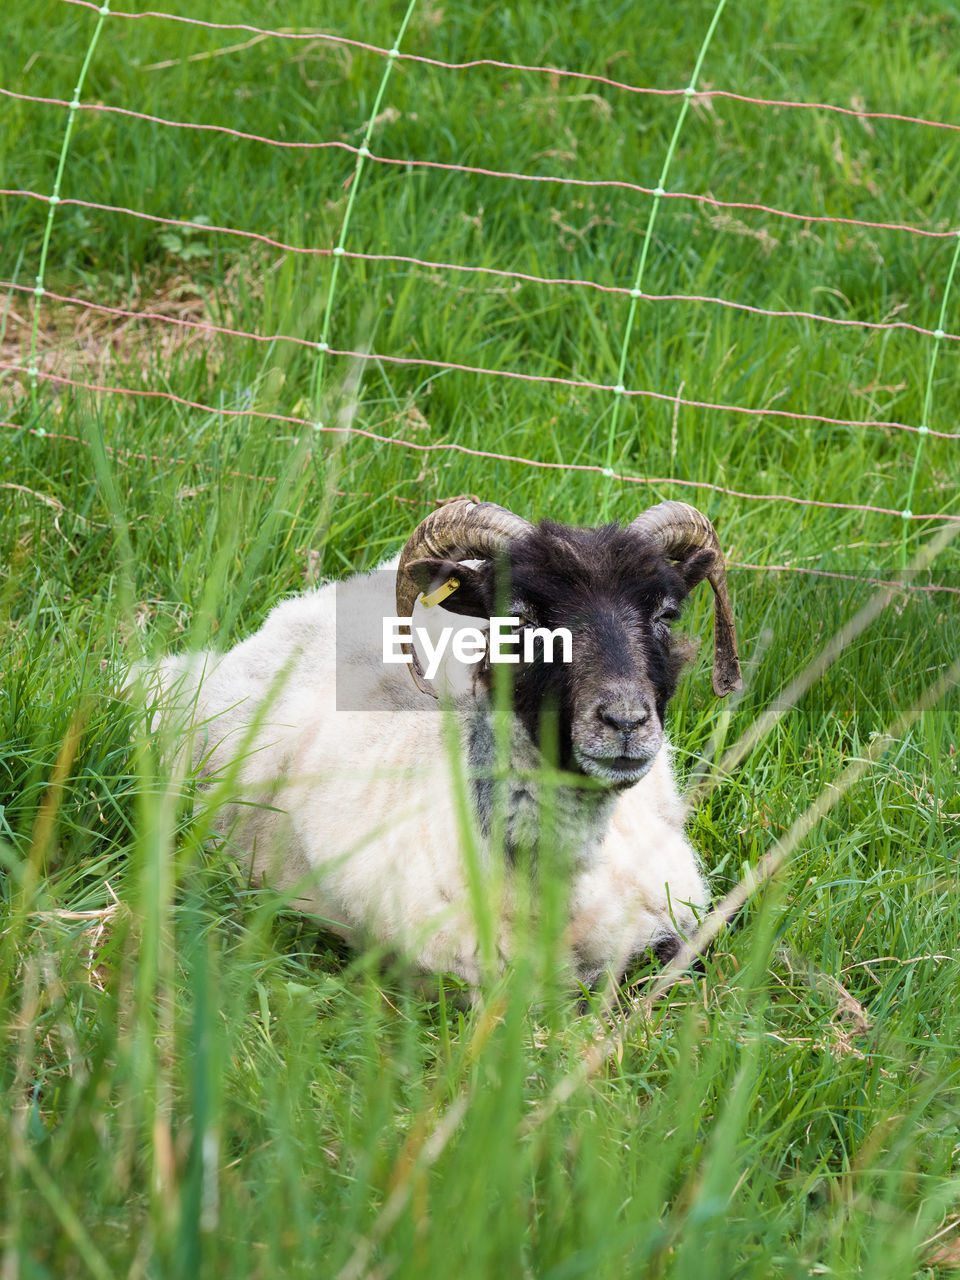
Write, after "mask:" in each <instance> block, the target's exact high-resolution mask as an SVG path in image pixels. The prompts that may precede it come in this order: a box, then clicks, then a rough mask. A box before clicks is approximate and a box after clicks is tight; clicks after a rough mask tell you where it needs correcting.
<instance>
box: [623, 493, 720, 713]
mask: <svg viewBox="0 0 960 1280" xmlns="http://www.w3.org/2000/svg"><path fill="white" fill-rule="evenodd" d="M629 527H630V528H631V529H634V530H636V532H637V533H641V534H643V536H644V537H645V538H649V539H651V540H652V541H654V542H657V543H659V544H660V546H661V547H662V549H663V553H664V555H665V556H666V557H667V558H668V559H670V560H681V559H683V558H684V557H685V556H687V555H689V554H690V553H691V552H692V551H699V550H701V549H702V548H704V547H709V549H710V550H711V551H713V552H714V564H713V568H712V569H711V570H710V572H709V573H708V574H707V581H708V582H709V583H710V585H711V587H713V595H714V610H713V688H714V692H715V693H716V695H717V697H718V698H724V697H726V695H727V694H728V693H732V692H733V691H734V690H735V689H740V688H742V687H743V680H742V678H741V675H740V659H739V658H738V657H737V632H736V627H735V625H734V621H733V609H732V608H731V605H730V594H729V592H728V591H727V572H726V568H725V566H724V560H723V551H722V550H721V548H720V539H719V538H718V537H717V531H716V529H714V527H713V525H712V524H711V523H710V521H709V520H708V519H707V517H706V516H705V515H704V514H703V512H702V511H698V510H697V509H696V507H691V506H689V505H688V504H687V503H686V502H660V503H658V504H657V505H656V506H655V507H649V508H648V509H647V510H646V511H644V512H643V513H642V514H641V515H639V516H637V518H636V520H633V521H632V522H631V524H630V526H629Z"/></svg>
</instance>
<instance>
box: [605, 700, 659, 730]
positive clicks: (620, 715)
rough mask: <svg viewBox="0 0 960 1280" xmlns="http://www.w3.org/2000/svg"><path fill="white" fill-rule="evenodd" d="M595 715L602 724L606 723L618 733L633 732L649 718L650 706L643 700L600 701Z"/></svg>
mask: <svg viewBox="0 0 960 1280" xmlns="http://www.w3.org/2000/svg"><path fill="white" fill-rule="evenodd" d="M597 715H598V717H599V718H600V720H601V721H602V723H603V724H608V725H610V727H611V728H612V729H617V730H619V732H620V733H633V731H634V729H639V728H640V726H641V725H645V724H646V723H647V721H648V720H649V719H650V708H649V707H648V706H647V705H646V703H643V702H631V703H629V704H624V703H619V704H617V703H601V705H600V706H599V707H597Z"/></svg>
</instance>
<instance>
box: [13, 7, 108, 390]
mask: <svg viewBox="0 0 960 1280" xmlns="http://www.w3.org/2000/svg"><path fill="white" fill-rule="evenodd" d="M109 12H110V0H104V3H103V4H102V5H101V6H100V8H99V9H98V10H97V23H96V26H95V27H94V29H93V35H92V36H91V37H90V43H89V45H88V46H87V52H86V55H85V57H84V59H83V62H82V63H81V65H80V74H79V76H78V77H77V84H76V88H75V89H74V91H73V97H72V98H71V99H70V102H69V104H68V109H67V126H66V128H65V129H64V131H63V142H62V144H61V146H60V159H59V160H58V162H57V175H56V178H55V179H54V183H53V193H52V195H51V196H50V198H49V201H48V204H47V221H46V223H45V225H44V228H43V241H42V243H41V245H40V263H39V266H38V269H37V276H36V287H35V288H34V291H33V325H32V329H31V336H30V365H29V370H28V372H29V375H30V394H31V398H32V401H33V407H34V410H36V407H37V372H38V370H37V351H38V348H39V338H40V299H41V298H42V297H43V294H44V283H43V282H44V277H45V275H46V270H47V254H48V252H49V250H50V240H51V238H52V236H53V219H54V217H55V215H56V211H57V205H58V204H59V203H60V184H61V182H62V181H63V175H64V171H65V170H66V167H67V154H68V152H69V150H70V138H71V136H72V134H73V122H74V120H75V119H76V114H77V111H78V110H79V108H80V95H81V93H83V85H84V81H85V80H86V78H87V71H88V70H89V69H90V63H91V62H92V61H93V54H94V51H95V49H96V47H97V42H98V40H99V39H100V32H101V31H102V30H103V24H104V21H105V19H106V17H107V15H108V14H109Z"/></svg>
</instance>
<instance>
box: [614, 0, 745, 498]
mask: <svg viewBox="0 0 960 1280" xmlns="http://www.w3.org/2000/svg"><path fill="white" fill-rule="evenodd" d="M726 3H727V0H718V3H717V7H716V8H715V9H714V11H713V17H712V18H711V19H710V25H709V27H707V34H706V35H705V36H704V37H703V43H702V44H701V46H700V52H699V53H698V54H697V60H696V62H695V63H694V66H693V74H692V75H691V77H690V83H689V85H687V87H686V89H684V91H683V102H682V103H681V105H680V114H679V115H678V116H677V123H676V124H675V125H674V127H673V135H672V137H671V138H670V145H669V146H668V147H667V154H666V156H665V158H664V161H663V168H662V169H661V170H660V179H659V181H658V182H657V186H656V189H655V191H654V193H653V203H652V204H651V206H650V216H649V218H648V219H647V229H646V233H645V234H644V237H643V245H642V246H641V249H640V261H639V263H638V264H637V274H636V278H635V279H634V282H633V288H632V289H631V290H630V307H629V309H628V311H627V325H626V329H625V330H624V334H623V342H622V343H621V345H620V365H619V368H618V369H617V383H616V386H615V387H614V397H615V399H614V402H613V409H612V411H611V414H610V426H609V429H608V431H607V452H606V459H605V461H604V466H605V472H604V474H605V476H606V479H607V483H606V485H605V486H604V494H603V507H602V517H603V519H604V520H607V519H609V505H610V496H611V495H610V490H611V488H612V485H613V475H612V471H613V450H614V445H615V443H616V436H617V426H618V425H619V421H620V405H621V404H622V403H623V395H624V378H625V376H626V368H627V354H628V352H629V349H630V339H631V337H632V335H633V326H634V322H635V320H636V315H637V303H638V301H639V300H640V298H641V297H642V287H643V277H644V272H645V271H646V267H647V257H648V255H649V253H650V245H651V242H652V240H653V226H654V223H655V222H656V220H657V211H658V210H659V208H660V201H661V200H662V199H663V198H664V195H665V194H666V188H667V176H668V174H669V172H670V165H671V164H672V162H673V155H674V152H675V151H676V149H677V142H678V141H679V138H680V130H681V129H682V128H683V122H684V120H686V118H687V112H688V111H689V109H690V99H691V98H692V97H693V96H694V94H695V93H696V91H697V80H698V79H699V78H700V68H701V67H702V66H703V60H704V58H705V57H706V54H707V49H708V48H709V45H710V41H711V40H712V39H713V33H714V32H715V31H716V29H717V24H718V23H719V21H720V16H721V14H722V13H723V10H724V8H725V7H726Z"/></svg>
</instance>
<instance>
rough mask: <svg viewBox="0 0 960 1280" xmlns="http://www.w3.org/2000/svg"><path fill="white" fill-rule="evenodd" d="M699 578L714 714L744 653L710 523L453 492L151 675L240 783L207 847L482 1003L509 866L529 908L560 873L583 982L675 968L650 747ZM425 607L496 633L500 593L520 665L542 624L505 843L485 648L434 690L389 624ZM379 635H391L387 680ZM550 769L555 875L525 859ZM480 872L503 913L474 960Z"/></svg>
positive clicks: (668, 814)
mask: <svg viewBox="0 0 960 1280" xmlns="http://www.w3.org/2000/svg"><path fill="white" fill-rule="evenodd" d="M394 565H395V568H394ZM704 578H707V579H708V580H709V581H710V583H711V585H712V587H713V590H714V595H715V623H714V637H715V638H714V688H715V691H716V693H717V694H718V695H719V696H723V695H725V694H726V693H728V692H730V691H731V690H732V689H735V688H739V687H740V669H739V663H738V659H737V652H736V636H735V630H734V624H733V616H732V611H731V607H730V601H729V597H728V594H727V587H726V579H725V569H724V562H723V555H722V552H721V550H720V545H719V541H718V539H717V535H716V532H715V530H714V529H713V526H712V524H711V523H710V521H709V520H708V519H707V518H706V517H705V516H703V515H702V514H701V513H700V512H699V511H697V510H695V509H694V508H693V507H690V506H687V505H686V504H684V503H680V502H667V503H661V504H659V505H658V506H655V507H652V508H650V509H649V510H647V511H645V512H644V513H643V514H641V515H640V516H638V517H637V518H636V519H635V520H634V521H633V522H632V523H631V524H629V525H626V526H619V525H616V524H611V525H605V526H601V527H598V528H570V527H567V526H564V525H560V524H557V523H554V522H551V521H543V522H541V523H540V524H539V525H533V524H531V523H529V522H528V521H527V520H525V519H523V518H521V517H520V516H517V515H515V514H514V513H513V512H510V511H508V510H506V509H505V508H503V507H500V506H497V505H496V504H493V503H488V502H479V501H478V500H475V499H472V498H464V499H456V500H452V501H451V502H449V503H448V504H446V505H442V506H441V507H440V508H439V509H437V510H435V511H434V512H432V513H431V514H430V515H428V516H427V517H426V518H425V519H424V520H423V521H422V522H421V523H420V524H419V525H418V526H417V528H416V529H415V530H414V532H413V534H412V535H411V537H410V538H409V539H408V541H407V543H406V545H405V546H404V548H403V551H402V552H401V554H400V557H399V560H398V561H396V562H391V563H390V564H389V565H388V566H387V567H386V568H385V569H384V568H381V570H380V571H374V572H373V573H372V574H358V575H355V576H354V577H351V578H348V579H346V580H344V581H342V582H339V583H331V584H327V585H325V586H322V587H320V588H319V589H315V590H312V591H308V592H306V593H304V594H302V595H299V596H295V597H293V598H290V599H287V600H284V601H282V602H281V603H279V604H278V605H277V606H275V608H274V609H273V610H272V612H271V613H270V614H269V616H268V617H267V619H266V621H265V622H264V624H263V626H262V627H261V628H260V630H259V631H257V632H256V633H255V634H254V635H252V636H250V637H249V638H248V639H246V640H243V641H242V642H240V643H239V644H237V645H236V646H235V647H234V648H233V649H231V650H229V652H227V653H224V654H222V655H217V654H214V653H212V652H207V653H203V654H199V655H198V654H194V655H187V656H183V657H179V658H168V659H165V660H164V661H163V662H162V663H161V664H160V667H159V670H158V675H159V681H160V685H161V687H162V689H163V690H164V693H163V701H162V704H161V713H162V715H163V716H165V718H166V720H167V722H168V724H171V725H176V721H175V719H174V711H175V709H176V708H179V711H180V715H181V721H180V728H179V729H178V728H174V732H175V733H177V734H179V733H180V732H181V731H182V729H184V728H186V729H188V730H189V738H190V750H191V753H192V760H193V764H194V766H195V767H196V768H197V769H198V770H199V771H200V774H201V776H203V777H207V778H211V777H216V776H218V775H220V774H223V773H224V772H225V771H227V772H228V773H229V770H230V769H231V768H232V769H233V773H232V775H229V776H230V777H231V778H232V782H233V786H234V794H233V795H232V796H231V798H230V800H229V801H228V802H227V803H225V804H224V805H223V807H222V808H221V809H220V811H219V812H218V815H217V820H216V823H217V830H218V832H219V833H220V834H221V835H222V836H223V837H224V838H225V839H228V840H229V841H230V842H231V844H232V845H233V847H234V848H235V849H237V850H238V851H239V852H240V853H241V855H242V856H243V858H244V859H245V860H246V862H247V864H248V866H249V868H250V871H251V873H252V875H253V876H254V877H255V878H256V879H258V880H260V879H263V880H266V881H267V882H268V883H269V884H271V885H272V886H274V887H276V888H277V889H278V890H281V891H283V892H285V893H287V894H288V895H289V899H290V901H291V903H292V905H294V906H296V907H297V908H299V909H301V910H303V911H305V912H309V913H311V914H313V915H315V916H317V917H319V918H320V919H321V920H322V921H324V922H325V924H326V926H327V927H328V928H331V929H333V930H334V931H335V932H337V933H339V934H341V936H343V937H345V938H347V939H348V940H350V941H351V942H353V943H354V944H358V945H365V944H369V943H374V944H380V945H382V946H383V947H385V948H387V949H389V950H391V951H392V952H394V953H399V954H401V955H403V956H405V957H407V958H409V960H410V961H411V962H412V963H413V965H414V967H415V969H416V970H418V971H420V972H422V973H427V974H429V973H437V972H451V973H454V974H456V975H458V976H459V977H460V978H461V979H463V980H464V981H465V982H466V983H468V984H469V985H470V986H471V987H476V985H477V984H478V983H479V982H480V980H481V976H482V973H483V972H484V971H485V966H486V965H487V964H488V963H489V959H490V952H491V950H492V952H493V956H492V961H493V964H494V965H495V967H496V968H497V969H498V970H500V969H502V968H503V967H504V966H505V965H507V964H508V963H509V961H510V959H511V956H512V955H513V954H514V948H515V945H516V930H515V910H514V908H515V901H516V899H515V893H514V891H515V889H516V886H517V883H518V877H519V876H520V874H521V871H520V869H519V868H520V867H521V864H522V865H523V866H524V867H525V868H527V870H531V868H532V880H528V881H527V882H526V883H527V884H528V885H530V884H532V889H531V892H532V893H533V894H534V896H535V894H536V876H537V874H540V875H548V874H550V875H557V874H560V875H564V876H566V880H567V885H568V898H567V927H566V931H565V937H564V942H565V947H566V957H567V963H568V964H569V971H570V975H571V977H572V979H574V980H575V981H576V982H578V983H582V984H584V985H587V986H589V985H592V984H594V983H595V982H596V981H597V979H598V978H599V977H600V975H602V974H603V973H604V972H612V973H613V974H614V976H617V977H619V976H620V975H622V973H623V972H624V971H625V969H626V967H627V965H628V963H629V962H630V960H631V959H633V958H634V957H637V956H641V955H643V954H646V953H648V952H650V951H653V952H654V953H655V954H656V955H657V956H659V957H660V958H661V959H666V958H668V957H669V956H670V955H672V954H673V953H674V952H675V950H676V949H677V948H678V947H679V945H680V939H681V937H682V936H683V935H685V934H687V933H689V931H690V930H692V929H693V928H694V927H695V924H696V921H697V918H698V916H699V913H701V912H702V910H703V908H704V906H705V904H706V902H707V896H708V895H707V886H706V883H705V881H704V878H703V875H702V873H701V869H700V866H699V863H698V860H697V856H696V854H695V853H694V851H693V849H692V847H691V845H690V843H689V842H688V840H687V837H686V835H685V832H684V822H685V806H684V803H683V801H682V799H681V797H680V794H679V791H678V787H677V783H676V781H675V778H674V774H673V769H672V765H671V755H670V747H669V744H668V743H667V740H666V738H665V736H664V730H663V723H664V715H665V711H666V706H667V703H668V702H669V700H670V698H671V696H672V695H673V693H674V691H675V688H676V684H677V680H678V676H679V674H680V670H681V668H682V666H683V665H684V663H685V661H686V660H687V658H688V657H689V652H690V645H689V642H686V641H683V640H682V639H676V638H672V637H671V633H670V625H671V623H672V622H673V621H674V620H675V619H676V618H677V617H678V616H679V612H680V608H681V605H682V604H683V601H684V599H685V597H686V596H687V594H688V592H689V591H690V590H691V589H692V588H693V587H694V586H695V585H696V584H697V583H698V582H700V581H701V580H702V579H704ZM421 592H423V593H425V595H424V597H421V599H425V600H426V601H428V602H429V601H430V600H431V597H435V598H439V597H443V598H442V599H441V600H440V604H441V607H442V609H443V610H444V611H445V612H444V614H443V615H440V614H439V612H438V613H437V614H435V615H433V616H434V617H435V618H438V617H441V616H442V617H443V618H444V619H445V620H446V621H447V622H448V623H450V622H451V619H454V620H455V622H454V623H453V625H455V626H458V627H463V626H465V625H468V624H473V623H477V622H479V623H481V624H483V625H484V626H488V624H489V620H490V619H491V618H492V617H496V616H497V600H498V598H500V599H501V603H505V605H506V609H505V610H504V615H505V616H507V617H508V618H510V619H512V622H513V624H514V625H515V633H514V634H515V636H516V640H517V644H516V649H519V648H520V647H521V646H520V643H519V642H520V640H521V639H523V638H524V637H527V636H529V635H530V633H531V631H532V629H533V628H534V627H539V628H541V631H540V633H539V634H536V635H535V636H534V640H533V646H532V653H530V652H528V656H529V657H531V658H532V660H530V661H523V660H522V654H519V655H518V656H520V657H521V660H520V661H519V662H517V663H516V664H515V665H510V666H509V667H508V668H507V669H508V671H509V673H510V676H511V695H512V710H511V712H510V715H509V720H508V725H509V735H508V743H507V750H508V752H509V767H508V770H507V775H508V782H507V783H506V784H505V787H506V792H507V798H506V802H505V806H504V809H505V811H504V812H503V813H502V820H501V822H500V834H499V839H495V838H494V837H495V833H496V831H497V829H498V826H497V823H498V811H497V806H496V796H497V794H498V792H497V784H496V782H495V781H494V777H493V774H494V765H495V761H496V753H497V738H496V733H495V716H494V695H493V685H494V679H495V673H494V669H493V668H494V663H493V662H492V660H491V655H490V654H489V652H488V653H486V654H483V655H481V658H480V661H479V662H477V663H475V664H474V665H473V666H472V668H471V669H469V670H467V669H466V668H465V667H463V668H461V669H460V671H459V673H457V672H456V671H453V673H452V674H448V676H447V682H446V684H444V683H443V682H442V681H439V680H438V683H440V684H441V687H440V688H439V689H438V688H437V686H436V684H435V683H434V682H433V681H432V680H431V679H430V678H429V677H428V675H427V673H426V672H425V670H424V667H423V665H422V662H421V658H420V655H419V653H418V652H417V649H416V647H415V646H411V644H410V642H409V641H408V640H407V638H406V632H405V631H403V630H402V627H401V624H402V623H404V622H406V623H410V620H411V619H412V618H413V616H414V614H415V606H416V605H417V601H418V597H420V593H421ZM394 609H395V610H396V612H395V613H394V612H393V610H394ZM417 616H421V615H420V614H419V607H418V609H417ZM391 617H392V618H393V619H395V621H393V622H390V618H391ZM384 619H387V623H384V621H383V620H384ZM338 620H339V626H338ZM434 625H436V623H434ZM391 627H393V628H394V632H393V634H395V635H398V636H400V637H402V639H401V641H400V642H399V644H395V646H394V652H393V654H392V657H393V661H392V662H389V663H386V662H384V661H383V657H384V653H385V650H383V649H382V647H381V640H382V638H383V636H384V635H385V634H386V632H388V631H389V630H390V628H391ZM544 628H546V629H558V628H562V629H566V630H567V631H568V632H569V635H570V637H571V639H572V645H571V653H570V661H567V662H564V661H554V662H552V663H551V662H548V661H546V660H545V657H546V656H547V655H545V653H544V644H545V640H544V635H543V630H542V629H544ZM488 647H489V646H488ZM398 654H399V656H398ZM404 667H406V668H407V670H406V671H405V670H404ZM407 672H409V675H408V674H407ZM410 677H412V680H411V678H410ZM458 680H459V683H458ZM451 725H452V726H453V732H452V735H451V730H450V726H451ZM548 738H550V739H552V740H554V741H555V750H554V752H553V756H554V758H552V759H550V760H547V759H546V758H545V756H544V753H543V750H542V748H543V747H544V745H545V743H546V740H547V739H548ZM451 741H452V742H453V743H454V746H455V747H456V749H455V750H451V749H450V745H451ZM545 765H549V766H550V767H552V768H554V770H555V772H554V774H553V777H554V779H555V786H554V787H553V789H552V791H551V795H552V797H553V801H554V808H553V821H552V826H551V831H552V832H553V833H554V835H553V840H554V842H555V844H556V845H557V846H558V847H560V846H562V855H563V856H562V857H553V856H550V857H548V856H547V855H548V853H550V852H551V851H549V850H545V849H543V848H542V847H540V846H539V838H540V817H541V809H540V801H541V797H542V778H543V776H544V775H543V772H542V771H543V769H544V767H545ZM557 770H559V772H556V771H557ZM462 778H466V782H465V783H463V784H461V780H462ZM557 779H559V781H558V782H557V781H556V780H557ZM464 794H466V796H467V801H468V802H467V803H466V804H465V805H464V804H461V803H460V800H459V798H461V797H462V796H463V795H464ZM464 811H465V813H466V816H464ZM464 823H466V827H465V826H464ZM478 876H479V883H480V890H479V892H481V893H488V892H489V893H490V894H491V895H492V899H495V904H494V917H495V918H494V921H493V929H492V932H493V937H492V940H491V941H490V942H489V943H488V946H487V951H486V953H485V952H484V945H483V937H482V936H481V933H480V931H478V925H477V911H476V910H475V907H476V900H475V895H476V893H477V892H478V890H477V877H478ZM471 895H474V896H473V897H472V896H471Z"/></svg>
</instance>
